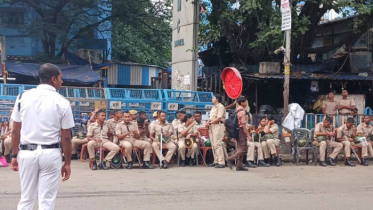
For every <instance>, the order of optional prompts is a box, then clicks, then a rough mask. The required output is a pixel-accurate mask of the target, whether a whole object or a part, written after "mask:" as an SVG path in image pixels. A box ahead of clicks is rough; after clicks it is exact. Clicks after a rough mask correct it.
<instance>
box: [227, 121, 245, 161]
mask: <svg viewBox="0 0 373 210" xmlns="http://www.w3.org/2000/svg"><path fill="white" fill-rule="evenodd" d="M238 132H239V135H238V141H237V151H236V152H235V153H234V154H233V155H231V156H230V157H228V160H234V159H236V160H237V168H241V167H242V161H243V158H244V155H245V153H246V152H247V138H246V134H245V132H244V131H243V129H242V128H240V129H239V131H238Z"/></svg>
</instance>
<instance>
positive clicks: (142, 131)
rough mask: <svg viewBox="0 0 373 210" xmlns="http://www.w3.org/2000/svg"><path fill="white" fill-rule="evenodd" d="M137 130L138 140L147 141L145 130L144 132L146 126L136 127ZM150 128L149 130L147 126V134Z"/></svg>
mask: <svg viewBox="0 0 373 210" xmlns="http://www.w3.org/2000/svg"><path fill="white" fill-rule="evenodd" d="M137 128H138V130H139V134H140V139H141V140H145V139H148V136H147V135H146V130H145V128H146V126H145V125H142V126H140V125H138V126H137ZM150 128H151V126H150V125H148V129H149V132H150V130H151V129H150Z"/></svg>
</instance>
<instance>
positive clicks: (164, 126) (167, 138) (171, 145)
mask: <svg viewBox="0 0 373 210" xmlns="http://www.w3.org/2000/svg"><path fill="white" fill-rule="evenodd" d="M166 118H167V115H166V112H164V111H160V112H159V118H158V119H159V123H158V124H156V125H155V126H154V127H152V130H151V131H150V138H151V139H152V140H153V145H152V146H153V152H154V153H155V154H156V155H157V157H158V159H159V161H160V162H161V163H162V164H161V167H162V168H164V169H166V168H168V166H169V162H170V161H171V158H172V155H173V154H174V153H175V151H176V148H177V147H176V144H175V142H174V141H173V140H172V137H173V127H172V125H171V124H170V123H168V122H167V121H166ZM161 133H162V137H163V139H164V142H163V145H165V146H166V147H167V149H168V151H167V154H166V157H163V154H161V152H160V151H161V149H162V148H160V147H161V143H160V142H159V140H160V136H161Z"/></svg>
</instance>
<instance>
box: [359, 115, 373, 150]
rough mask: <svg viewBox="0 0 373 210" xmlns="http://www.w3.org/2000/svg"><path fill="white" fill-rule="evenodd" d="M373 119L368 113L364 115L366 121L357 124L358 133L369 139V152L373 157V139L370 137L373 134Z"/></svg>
mask: <svg viewBox="0 0 373 210" xmlns="http://www.w3.org/2000/svg"><path fill="white" fill-rule="evenodd" d="M371 121H372V117H371V116H369V115H366V116H365V117H364V122H363V123H360V125H358V126H357V132H356V134H357V135H358V136H364V137H365V139H366V140H367V141H368V152H369V154H370V155H371V156H372V157H373V146H372V145H373V141H372V139H371V138H370V136H371V135H373V126H372V125H371V124H370V122H371Z"/></svg>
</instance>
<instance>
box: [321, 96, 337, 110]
mask: <svg viewBox="0 0 373 210" xmlns="http://www.w3.org/2000/svg"><path fill="white" fill-rule="evenodd" d="M337 105H338V102H337V101H335V100H334V93H333V92H330V93H329V94H328V98H327V99H326V100H324V101H323V102H322V106H321V108H322V113H324V114H326V115H329V116H334V115H335V114H337Z"/></svg>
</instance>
